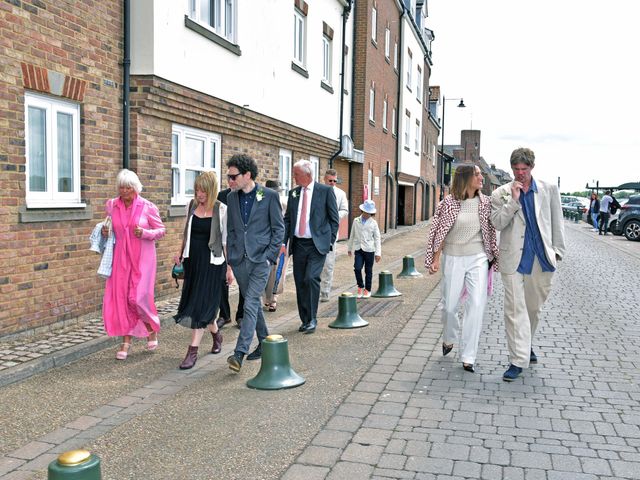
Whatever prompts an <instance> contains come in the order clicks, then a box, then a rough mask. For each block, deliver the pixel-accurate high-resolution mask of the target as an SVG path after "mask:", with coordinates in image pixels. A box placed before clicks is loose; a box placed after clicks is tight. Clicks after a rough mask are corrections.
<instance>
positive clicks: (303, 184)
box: [280, 160, 339, 334]
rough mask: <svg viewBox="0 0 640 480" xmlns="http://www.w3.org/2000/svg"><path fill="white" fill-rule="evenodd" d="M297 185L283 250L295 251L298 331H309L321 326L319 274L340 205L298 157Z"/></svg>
mask: <svg viewBox="0 0 640 480" xmlns="http://www.w3.org/2000/svg"><path fill="white" fill-rule="evenodd" d="M293 178H294V179H295V181H296V184H297V185H298V187H296V188H293V189H291V191H290V192H289V199H288V200H287V211H286V213H285V215H284V226H285V234H284V235H283V238H282V248H281V249H280V251H281V252H287V245H289V255H293V279H294V281H295V283H296V301H297V304H298V315H299V316H300V321H301V322H302V325H300V327H299V328H298V331H299V332H302V333H305V334H310V333H313V332H315V331H316V327H317V326H318V319H317V315H318V300H319V299H320V275H321V274H322V267H323V266H324V259H325V257H326V255H327V253H329V251H331V249H332V248H333V245H334V244H335V241H336V236H337V235H338V225H339V216H338V206H337V205H336V196H335V194H334V193H333V189H332V188H331V187H328V186H327V185H323V184H321V183H317V182H314V180H313V165H312V164H311V162H310V161H309V160H298V161H297V162H296V163H295V164H294V165H293Z"/></svg>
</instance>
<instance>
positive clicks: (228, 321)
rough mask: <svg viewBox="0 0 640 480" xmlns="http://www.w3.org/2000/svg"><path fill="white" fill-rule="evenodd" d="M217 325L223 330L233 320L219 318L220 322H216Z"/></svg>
mask: <svg viewBox="0 0 640 480" xmlns="http://www.w3.org/2000/svg"><path fill="white" fill-rule="evenodd" d="M216 323H217V324H218V328H222V327H224V326H225V325H226V324H227V323H231V319H230V318H222V317H220V318H218V320H216Z"/></svg>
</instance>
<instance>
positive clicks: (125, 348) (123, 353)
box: [116, 342, 131, 360]
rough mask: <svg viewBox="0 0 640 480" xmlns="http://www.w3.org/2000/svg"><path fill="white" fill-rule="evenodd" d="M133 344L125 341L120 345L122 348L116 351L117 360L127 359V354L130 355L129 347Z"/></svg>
mask: <svg viewBox="0 0 640 480" xmlns="http://www.w3.org/2000/svg"><path fill="white" fill-rule="evenodd" d="M130 346H131V344H130V343H126V342H125V343H123V344H122V346H121V347H120V350H118V351H117V352H116V359H117V360H126V359H127V356H128V355H129V347H130Z"/></svg>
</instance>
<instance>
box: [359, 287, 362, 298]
mask: <svg viewBox="0 0 640 480" xmlns="http://www.w3.org/2000/svg"><path fill="white" fill-rule="evenodd" d="M358 298H362V289H361V288H360V287H358Z"/></svg>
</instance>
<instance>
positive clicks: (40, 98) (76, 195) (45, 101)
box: [24, 92, 85, 208]
mask: <svg viewBox="0 0 640 480" xmlns="http://www.w3.org/2000/svg"><path fill="white" fill-rule="evenodd" d="M29 108H38V109H41V110H44V115H45V126H44V128H45V132H44V135H45V138H44V152H43V154H44V169H45V172H44V173H45V175H46V179H45V186H44V188H45V190H44V191H43V192H41V191H32V190H31V181H30V174H31V173H32V172H33V170H35V168H32V166H31V162H30V160H29V157H30V155H31V150H32V146H31V145H30V138H29V135H30V133H31V132H30V129H29ZM24 109H25V110H24V114H25V116H24V118H25V121H24V127H25V131H24V138H25V193H26V203H27V207H28V208H32V207H34V208H64V207H83V206H85V205H84V204H83V203H82V202H81V199H80V195H81V192H80V161H81V156H80V105H78V104H77V103H73V102H69V101H64V100H60V99H57V98H52V97H48V96H44V95H36V94H33V93H30V92H27V93H25V95H24ZM59 113H62V114H65V115H70V116H71V122H72V125H71V135H72V139H71V148H72V152H71V161H72V166H71V169H72V172H71V173H72V175H73V180H72V182H71V187H72V191H71V192H60V191H58V173H59V164H58V154H57V150H58V130H57V122H56V121H55V120H56V119H57V115H58V114H59Z"/></svg>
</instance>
